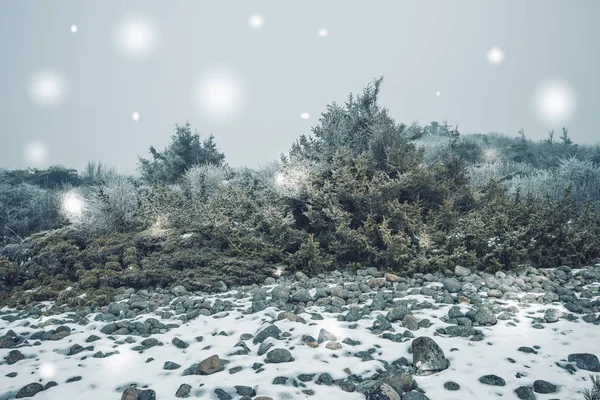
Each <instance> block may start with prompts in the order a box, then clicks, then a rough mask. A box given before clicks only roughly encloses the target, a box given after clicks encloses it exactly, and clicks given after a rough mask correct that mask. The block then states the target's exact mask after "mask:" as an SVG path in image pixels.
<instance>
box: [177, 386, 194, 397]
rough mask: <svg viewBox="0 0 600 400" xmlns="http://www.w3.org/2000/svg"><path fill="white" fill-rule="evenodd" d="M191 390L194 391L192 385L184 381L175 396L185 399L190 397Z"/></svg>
mask: <svg viewBox="0 0 600 400" xmlns="http://www.w3.org/2000/svg"><path fill="white" fill-rule="evenodd" d="M191 391H192V387H191V386H190V385H188V384H187V383H183V384H182V385H181V386H179V389H177V392H175V397H179V398H183V399H185V398H187V397H190V392H191Z"/></svg>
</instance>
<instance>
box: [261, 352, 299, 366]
mask: <svg viewBox="0 0 600 400" xmlns="http://www.w3.org/2000/svg"><path fill="white" fill-rule="evenodd" d="M293 360H294V359H293V358H292V353H290V352H289V351H288V350H286V349H273V350H271V351H269V352H268V353H267V362H269V363H272V364H280V363H286V362H290V361H293Z"/></svg>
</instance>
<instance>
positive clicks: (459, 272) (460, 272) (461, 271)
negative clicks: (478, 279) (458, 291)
mask: <svg viewBox="0 0 600 400" xmlns="http://www.w3.org/2000/svg"><path fill="white" fill-rule="evenodd" d="M470 274H471V270H470V269H468V268H465V267H461V266H460V265H457V266H456V267H454V275H456V276H460V277H463V276H467V275H470Z"/></svg>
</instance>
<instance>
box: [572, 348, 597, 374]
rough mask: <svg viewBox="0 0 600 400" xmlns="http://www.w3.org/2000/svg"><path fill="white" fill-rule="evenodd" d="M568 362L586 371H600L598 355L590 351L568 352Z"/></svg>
mask: <svg viewBox="0 0 600 400" xmlns="http://www.w3.org/2000/svg"><path fill="white" fill-rule="evenodd" d="M568 361H569V362H574V363H575V365H576V366H577V368H580V369H584V370H586V371H592V372H600V362H599V361H598V357H596V356H595V355H594V354H590V353H576V354H569V358H568Z"/></svg>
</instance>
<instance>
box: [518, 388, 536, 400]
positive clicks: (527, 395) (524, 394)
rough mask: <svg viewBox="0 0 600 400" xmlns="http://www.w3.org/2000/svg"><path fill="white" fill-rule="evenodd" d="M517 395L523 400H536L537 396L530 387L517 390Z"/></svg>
mask: <svg viewBox="0 0 600 400" xmlns="http://www.w3.org/2000/svg"><path fill="white" fill-rule="evenodd" d="M515 394H516V395H517V397H518V398H519V399H521V400H535V394H533V391H532V390H531V388H530V387H528V386H519V387H518V388H516V389H515Z"/></svg>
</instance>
